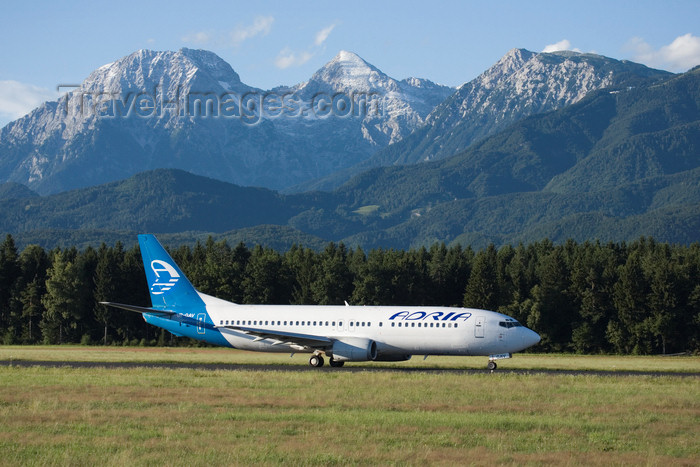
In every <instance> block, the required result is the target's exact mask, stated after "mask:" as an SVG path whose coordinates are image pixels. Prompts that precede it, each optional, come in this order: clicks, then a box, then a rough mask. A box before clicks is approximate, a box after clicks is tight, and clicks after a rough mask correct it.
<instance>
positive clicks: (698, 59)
mask: <svg viewBox="0 0 700 467" xmlns="http://www.w3.org/2000/svg"><path fill="white" fill-rule="evenodd" d="M624 48H625V49H626V50H629V51H632V54H633V57H632V60H634V61H636V62H641V63H644V64H645V65H648V66H651V67H655V68H663V69H667V70H670V71H676V72H681V71H687V70H688V69H690V68H692V67H694V66H696V65H700V37H697V36H693V35H692V34H690V33H688V34H684V35H682V36H678V37H676V38H675V39H674V40H673V42H671V43H670V44H668V45H664V46H662V47H660V48H659V49H658V50H654V48H653V47H652V46H651V45H649V44H648V43H647V42H646V41H645V40H644V39H642V38H641V37H633V38H632V39H630V40H629V41H628V42H627V44H626V45H625V47H624Z"/></svg>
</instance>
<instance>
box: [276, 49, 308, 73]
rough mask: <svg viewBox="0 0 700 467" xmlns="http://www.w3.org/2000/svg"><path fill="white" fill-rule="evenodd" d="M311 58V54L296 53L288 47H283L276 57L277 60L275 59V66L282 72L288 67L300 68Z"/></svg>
mask: <svg viewBox="0 0 700 467" xmlns="http://www.w3.org/2000/svg"><path fill="white" fill-rule="evenodd" d="M313 56H314V54H312V53H311V52H300V53H296V52H293V51H292V50H291V49H290V48H289V47H285V48H284V49H282V50H280V53H279V54H278V55H277V58H276V59H275V66H276V67H277V68H280V69H282V70H284V69H285V68H289V67H290V66H301V65H303V64H304V63H306V62H308V61H309V60H311V58H312V57H313Z"/></svg>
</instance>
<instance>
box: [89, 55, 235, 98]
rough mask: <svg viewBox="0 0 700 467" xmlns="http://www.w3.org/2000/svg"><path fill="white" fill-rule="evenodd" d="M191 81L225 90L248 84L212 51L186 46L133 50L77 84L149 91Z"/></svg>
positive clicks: (188, 84)
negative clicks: (156, 49)
mask: <svg viewBox="0 0 700 467" xmlns="http://www.w3.org/2000/svg"><path fill="white" fill-rule="evenodd" d="M195 82H199V84H200V86H202V85H204V84H207V85H209V84H216V85H218V86H216V87H217V88H218V87H223V88H224V89H226V90H234V89H237V88H241V87H244V88H248V87H247V86H246V85H244V84H243V83H242V82H241V79H240V77H239V76H238V73H236V72H235V71H234V70H233V68H231V65H229V64H228V63H226V62H225V61H224V60H223V59H222V58H220V57H219V56H218V55H216V54H215V53H213V52H209V51H207V50H193V49H186V48H183V49H180V50H178V51H176V52H173V51H154V50H147V49H141V50H137V51H136V52H134V53H132V54H129V55H127V56H126V57H123V58H121V59H119V60H117V61H115V62H112V63H108V64H106V65H103V66H101V67H100V68H98V69H97V70H95V71H93V72H92V73H91V74H90V75H89V76H88V77H87V79H85V81H83V84H82V86H81V88H82V89H83V90H85V91H97V92H99V91H103V92H122V91H124V90H127V89H129V90H133V89H139V90H143V91H150V90H152V88H154V87H155V86H166V87H167V86H172V85H173V84H177V85H179V86H186V87H188V88H189V87H191V86H192V84H193V83H195ZM215 90H216V89H209V91H215Z"/></svg>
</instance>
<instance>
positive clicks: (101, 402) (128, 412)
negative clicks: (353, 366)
mask: <svg viewBox="0 0 700 467" xmlns="http://www.w3.org/2000/svg"><path fill="white" fill-rule="evenodd" d="M10 356H12V357H13V358H15V359H19V358H22V359H31V358H29V356H34V357H35V358H34V360H80V361H88V360H92V361H132V362H133V361H136V362H146V361H170V362H178V361H182V362H188V363H192V362H195V363H197V362H200V363H246V362H250V363H257V364H261V363H271V364H279V363H280V362H286V363H292V364H298V365H305V364H306V357H305V356H303V355H298V356H295V357H294V358H292V359H290V358H289V356H288V355H270V354H250V353H245V352H236V351H230V350H225V349H130V348H116V347H114V348H110V347H108V348H101V349H95V348H91V347H90V348H87V347H54V348H45V347H29V348H23V347H0V360H7V359H9V357H10ZM657 359H660V360H663V362H660V363H657ZM431 360H432V362H431ZM675 360H682V363H679V364H678V366H679V367H680V368H682V370H680V371H692V372H697V369H698V358H697V357H685V358H680V357H679V358H673V357H667V358H658V357H648V358H636V357H629V358H627V357H580V358H579V357H571V356H563V355H556V356H546V355H538V356H533V355H524V356H521V355H516V357H515V358H514V359H513V360H509V361H504V362H503V363H502V364H501V365H500V366H501V368H507V367H510V368H516V367H522V366H523V365H525V366H532V367H547V365H548V362H549V364H551V365H552V367H555V368H567V369H576V368H587V367H598V366H601V365H602V366H605V367H608V368H609V369H611V367H616V368H615V369H617V370H620V369H624V370H628V371H657V370H658V369H660V368H667V367H668V366H669V365H670V366H673V365H675V363H673V362H675ZM460 362H461V363H460ZM431 363H432V365H430V364H431ZM409 364H412V365H413V366H416V365H426V367H433V368H434V367H439V366H444V367H456V368H465V367H470V366H471V365H472V361H471V359H467V360H464V359H441V358H433V357H431V358H428V360H427V361H425V362H423V361H422V359H420V358H418V359H416V361H413V360H412V361H409V362H405V363H404V365H409ZM473 364H474V365H475V367H478V368H481V367H483V365H484V364H485V359H484V358H483V357H482V358H480V359H477V360H474V362H473ZM518 365H520V366H518ZM375 366H376V365H375ZM397 366H398V365H397ZM698 383H700V377H698V376H695V377H677V376H673V375H666V376H658V377H652V376H616V375H614V374H611V375H609V376H607V375H606V376H594V375H581V376H571V375H547V374H512V373H500V374H499V373H498V372H496V373H493V374H489V373H488V372H484V373H477V374H460V373H454V372H448V373H434V372H433V373H427V372H406V373H403V372H394V371H371V372H359V373H356V372H344V371H342V369H341V370H340V371H332V372H317V371H305V372H289V371H253V370H243V371H208V370H199V369H194V370H190V369H181V370H180V369H178V370H174V369H159V368H156V369H154V368H134V369H105V368H95V369H75V368H40V367H30V368H18V367H10V366H2V367H0V464H2V465H19V464H21V465H46V464H62V465H65V464H75V465H85V464H95V463H100V464H105V465H124V464H127V465H134V464H135V465H153V464H167V465H209V464H219V465H220V464H226V465H231V464H235V465H236V464H237V465H243V464H250V463H264V464H276V463H285V464H311V465H315V464H323V465H327V464H369V465H371V464H377V463H383V464H385V463H390V464H426V463H428V464H450V465H453V464H456V463H458V464H481V465H485V464H488V465H491V464H518V465H521V464H538V465H539V464H543V463H544V464H554V465H560V464H586V465H591V464H605V465H610V464H613V465H615V464H630V465H631V464H635V465H636V464H651V465H659V464H671V465H698V464H700V441H699V440H700V436H699V435H700V384H698Z"/></svg>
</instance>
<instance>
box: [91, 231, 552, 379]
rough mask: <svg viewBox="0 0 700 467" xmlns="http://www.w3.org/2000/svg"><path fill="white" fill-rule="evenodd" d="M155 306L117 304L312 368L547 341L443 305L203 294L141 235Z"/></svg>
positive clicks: (486, 351)
mask: <svg viewBox="0 0 700 467" xmlns="http://www.w3.org/2000/svg"><path fill="white" fill-rule="evenodd" d="M138 240H139V246H140V248H141V256H142V259H143V265H144V269H145V271H146V278H147V280H148V285H149V291H150V296H151V305H152V306H151V307H150V308H148V307H141V306H136V305H127V304H122V303H114V302H100V303H102V304H103V305H107V306H112V307H117V308H121V309H125V310H129V311H135V312H138V313H141V314H142V315H143V318H144V320H145V321H146V322H147V323H149V324H152V325H154V326H158V327H161V328H163V329H166V330H168V331H169V332H171V333H172V334H174V335H175V336H178V337H182V336H186V337H191V338H194V339H198V340H201V341H205V342H208V343H210V344H214V345H218V346H224V347H232V348H236V349H242V350H253V351H259V352H280V353H282V352H283V353H291V354H295V353H310V354H311V356H310V358H309V364H310V365H311V366H313V367H321V366H323V364H324V358H323V356H324V355H325V356H326V357H327V358H329V364H330V366H331V367H335V368H337V367H342V366H343V365H344V364H345V362H365V361H375V362H398V361H405V360H409V359H410V358H411V356H413V355H424V356H425V358H427V357H428V356H429V355H462V356H470V355H472V356H473V355H478V356H488V357H489V362H488V365H487V368H488V369H489V370H491V371H493V370H495V369H496V368H497V365H496V360H499V359H504V358H511V357H512V354H513V353H514V352H520V351H522V350H524V349H527V348H528V347H531V346H533V345H535V344H537V343H538V342H539V341H540V336H539V335H538V334H537V333H536V332H534V331H532V330H530V329H528V328H526V327H525V326H523V325H522V324H520V323H519V322H518V321H517V320H515V319H513V318H511V317H509V316H506V315H504V314H501V313H496V312H493V311H488V310H480V309H474V308H449V307H437V306H350V305H348V303H347V302H345V305H244V304H236V303H232V302H228V301H225V300H221V299H219V298H216V297H212V296H210V295H206V294H204V293H201V292H199V291H197V290H196V289H195V288H194V287H193V286H192V284H191V283H190V281H189V280H188V279H187V277H185V275H184V274H183V272H182V271H181V270H180V268H179V267H178V265H177V264H176V263H175V261H173V259H172V258H171V257H170V255H169V254H168V253H167V252H166V251H165V249H164V248H163V246H162V245H161V244H160V243H159V242H158V240H157V239H156V237H155V236H153V235H139V236H138Z"/></svg>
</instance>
